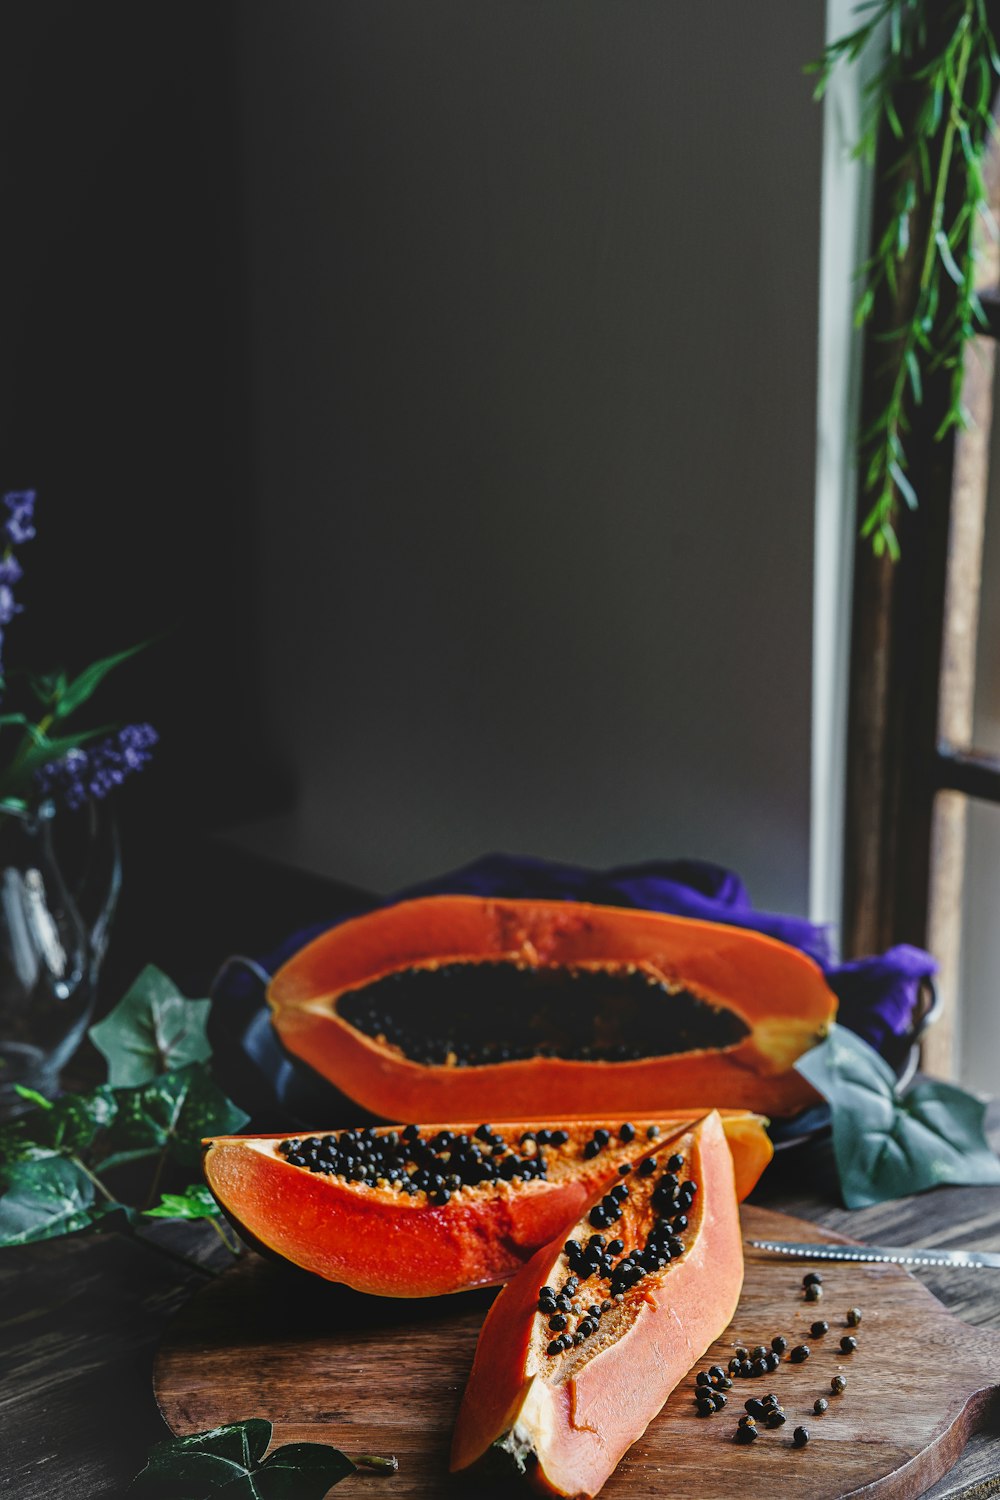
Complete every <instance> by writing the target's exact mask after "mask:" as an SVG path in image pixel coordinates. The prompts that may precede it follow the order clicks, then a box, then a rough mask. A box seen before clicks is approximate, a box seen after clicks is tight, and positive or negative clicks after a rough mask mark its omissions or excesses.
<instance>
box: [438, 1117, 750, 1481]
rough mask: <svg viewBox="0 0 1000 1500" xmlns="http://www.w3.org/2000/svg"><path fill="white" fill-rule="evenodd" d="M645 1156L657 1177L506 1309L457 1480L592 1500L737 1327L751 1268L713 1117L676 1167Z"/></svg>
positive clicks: (644, 1176) (561, 1252)
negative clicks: (696, 1367) (506, 1482)
mask: <svg viewBox="0 0 1000 1500" xmlns="http://www.w3.org/2000/svg"><path fill="white" fill-rule="evenodd" d="M645 1156H646V1159H648V1160H650V1161H654V1166H653V1167H652V1168H646V1167H644V1166H643V1162H642V1160H639V1161H637V1162H636V1163H635V1164H634V1169H633V1171H632V1172H631V1173H630V1174H629V1175H628V1176H627V1177H626V1178H625V1179H624V1180H623V1185H624V1186H625V1188H626V1189H627V1193H625V1194H623V1193H621V1192H620V1191H619V1192H618V1193H617V1194H615V1193H613V1192H612V1193H610V1194H605V1195H603V1196H602V1197H601V1198H599V1199H598V1200H597V1201H596V1202H595V1203H594V1204H593V1205H592V1207H591V1208H590V1209H589V1210H588V1212H586V1213H585V1214H583V1215H582V1216H581V1218H580V1220H579V1221H578V1222H577V1224H576V1225H575V1226H574V1227H573V1228H570V1229H568V1230H566V1231H565V1242H564V1236H563V1235H560V1237H559V1238H558V1239H557V1240H555V1241H554V1242H553V1243H552V1244H550V1245H547V1246H545V1247H544V1248H543V1249H541V1250H539V1251H538V1253H537V1254H536V1255H535V1256H534V1257H533V1258H532V1260H531V1261H529V1262H528V1264H527V1265H526V1266H525V1267H524V1268H523V1269H522V1270H521V1271H520V1272H518V1274H517V1276H516V1277H514V1279H513V1280H512V1281H510V1282H509V1283H508V1284H507V1285H506V1286H505V1287H504V1288H503V1290H502V1291H501V1292H500V1293H499V1295H498V1296H497V1298H496V1300H495V1302H494V1303H493V1305H492V1307H491V1308H490V1311H489V1313H488V1315H487V1318H486V1322H485V1323H484V1325H483V1329H482V1332H481V1334H480V1337H479V1343H478V1346H477V1349H476V1355H475V1361H474V1364H473V1368H472V1373H471V1375H470V1377H469V1382H468V1386H467V1388H466V1391H465V1396H464V1398H463V1401H462V1405H461V1409H460V1411H459V1416H458V1421H457V1424H456V1427H455V1433H454V1440H453V1445H452V1463H451V1466H452V1469H453V1471H457V1470H465V1469H468V1468H470V1467H471V1466H474V1465H480V1466H482V1467H483V1468H484V1469H485V1468H487V1467H492V1468H494V1470H495V1469H496V1467H497V1465H498V1464H501V1465H506V1466H507V1467H509V1469H510V1471H511V1472H514V1471H518V1472H520V1473H521V1474H523V1475H524V1476H525V1477H526V1478H527V1479H528V1480H529V1482H530V1483H531V1484H532V1485H533V1486H534V1488H535V1489H537V1490H538V1491H540V1492H541V1493H543V1494H551V1495H562V1496H574V1497H591V1496H593V1495H596V1494H597V1492H598V1491H599V1490H600V1488H601V1486H602V1485H603V1484H604V1483H605V1481H606V1480H607V1479H608V1477H609V1476H610V1475H611V1474H612V1473H613V1471H614V1469H615V1467H616V1465H617V1464H618V1463H619V1461H620V1460H621V1458H622V1456H623V1455H624V1454H625V1452H626V1451H627V1450H628V1448H629V1447H630V1446H631V1445H632V1443H634V1442H635V1441H636V1440H637V1439H638V1438H639V1437H641V1435H642V1433H643V1432H644V1431H645V1430H646V1427H647V1426H648V1424H649V1423H650V1421H651V1420H652V1419H653V1418H654V1417H655V1416H656V1414H657V1413H658V1412H659V1411H660V1409H661V1407H662V1406H663V1404H664V1402H665V1401H666V1399H667V1397H668V1396H669V1394H670V1392H671V1391H672V1390H673V1389H674V1387H675V1386H676V1385H677V1383H678V1382H679V1381H680V1380H681V1379H682V1378H683V1377H684V1375H685V1374H686V1373H687V1372H688V1371H689V1370H690V1368H691V1366H692V1365H693V1364H694V1363H695V1362H696V1361H697V1360H698V1359H699V1358H700V1357H701V1356H702V1355H703V1354H704V1353H705V1351H706V1350H707V1349H708V1348H709V1346H710V1345H711V1344H712V1343H713V1342H714V1340H715V1339H717V1338H718V1337H719V1336H720V1334H721V1333H722V1332H723V1331H724V1329H725V1328H726V1326H727V1325H728V1323H729V1322H730V1320H731V1318H732V1317H733V1314H734V1313H735V1311H736V1306H737V1303H738V1301H739V1295H740V1290H741V1287H742V1283H743V1252H742V1242H741V1233H740V1221H739V1210H738V1206H737V1199H736V1192H735V1183H734V1178H733V1165H732V1158H731V1156H730V1153H729V1150H728V1148H727V1145H726V1138H725V1133H724V1130H723V1128H722V1122H721V1120H720V1119H719V1116H718V1114H717V1113H716V1112H714V1111H713V1112H712V1113H711V1114H709V1115H707V1116H705V1118H704V1119H702V1120H701V1121H699V1122H698V1123H697V1124H696V1125H695V1126H694V1128H693V1129H691V1130H689V1131H686V1132H684V1133H683V1134H681V1135H680V1136H675V1137H674V1138H673V1139H672V1140H671V1141H670V1143H669V1153H668V1155H667V1157H666V1158H664V1155H663V1153H654V1152H651V1151H647V1152H646V1153H645ZM595 1236H596V1237H597V1239H599V1240H600V1244H598V1243H597V1239H595ZM612 1246H613V1247H614V1249H612ZM594 1309H596V1310H597V1312H596V1316H595V1313H594V1311H593V1310H594Z"/></svg>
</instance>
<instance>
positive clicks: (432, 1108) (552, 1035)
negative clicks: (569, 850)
mask: <svg viewBox="0 0 1000 1500" xmlns="http://www.w3.org/2000/svg"><path fill="white" fill-rule="evenodd" d="M268 1000H269V1002H270V1005H271V1010H272V1021H273V1024H274V1026H275V1028H276V1030H277V1032H278V1035H279V1036H280V1038H281V1040H282V1042H283V1043H284V1045H285V1046H286V1047H287V1048H288V1050H289V1051H290V1052H292V1053H294V1054H295V1055H296V1056H297V1057H300V1058H302V1059H303V1060H304V1061H305V1062H307V1063H308V1064H309V1065H310V1066H311V1067H313V1068H315V1070H316V1071H317V1072H318V1073H321V1074H322V1075H323V1076H324V1077H325V1078H328V1079H329V1080H330V1081H331V1082H332V1083H334V1084H336V1086H337V1087H338V1088H339V1089H340V1090H341V1091H342V1092H343V1093H345V1094H347V1095H348V1096H349V1097H350V1098H351V1099H353V1100H355V1101H356V1102H357V1103H358V1104H360V1105H363V1106H364V1107H365V1108H366V1109H369V1110H371V1111H372V1112H373V1113H374V1114H376V1115H380V1116H382V1117H383V1118H385V1119H393V1120H400V1119H431V1118H433V1119H439V1120H468V1119H472V1118H475V1117H476V1116H481V1115H483V1114H485V1115H487V1116H488V1117H489V1118H491V1119H494V1120H511V1119H525V1118H530V1117H531V1116H532V1115H534V1116H536V1117H541V1116H550V1115H570V1116H579V1115H581V1114H591V1113H594V1112H601V1113H603V1112H605V1111H610V1112H613V1113H615V1114H618V1113H621V1114H629V1113H632V1114H637V1113H640V1112H644V1113H647V1114H654V1113H657V1112H659V1111H662V1110H665V1109H666V1110H671V1109H695V1110H697V1109H699V1108H701V1107H703V1106H704V1105H706V1104H713V1105H720V1106H727V1107H730V1108H735V1109H751V1110H759V1111H760V1112H761V1113H763V1114H768V1115H792V1114H795V1113H797V1112H798V1111H799V1110H800V1109H802V1108H804V1107H806V1106H807V1105H810V1104H814V1103H816V1102H817V1097H818V1096H817V1095H816V1094H815V1093H814V1092H813V1090H812V1088H811V1087H810V1086H809V1084H808V1083H806V1081H805V1079H804V1078H802V1077H801V1076H800V1075H799V1074H798V1073H796V1071H795V1069H794V1067H793V1064H794V1062H795V1060H796V1058H798V1057H799V1056H800V1055H801V1054H802V1053H803V1052H805V1051H807V1050H808V1049H809V1048H810V1047H813V1046H815V1045H816V1044H817V1043H818V1042H819V1041H821V1040H822V1039H823V1037H824V1036H825V1035H826V1033H827V1030H828V1029H829V1026H830V1023H831V1021H832V1020H833V1017H834V1013H835V1010H836V998H835V996H834V994H833V992H832V991H831V990H830V989H829V987H828V986H827V984H826V982H825V980H824V978H823V974H822V972H821V970H820V968H819V966H818V965H817V964H816V963H815V962H814V961H813V960H812V959H811V958H808V957H807V956H806V955H805V954H803V953H800V952H799V951H798V949H796V948H791V947H788V946H787V945H786V944H784V943H780V942H778V941H777V940H776V939H774V938H769V937H763V936H762V935H761V934H759V933H756V932H749V931H746V930H745V929H743V928H737V927H727V926H724V925H721V924H719V923H714V922H702V921H695V920H693V919H688V918H683V917H668V916H664V915H662V914H660V913H658V912H647V911H634V910H629V909H625V908H621V907H610V906H593V905H588V904H585V903H583V902H567V901H513V900H499V899H490V900H484V899H481V898H478V897H473V896H429V897H425V898H421V899H419V900H414V901H404V902H400V903H398V904H396V905H394V906H387V907H383V908H381V909H380V910H378V911H374V912H371V913H369V914H367V915H365V916H362V917H357V918H355V919H354V920H352V921H348V922H344V923H342V924H341V925H340V926H338V927H334V928H332V929H331V930H330V931H329V932H326V933H324V934H323V935H321V936H320V937H318V938H316V939H315V940H314V941H313V942H311V943H310V944H308V946H306V947H305V948H303V949H302V950H301V951H300V952H299V953H297V954H296V955H295V956H294V957H293V958H292V959H290V960H289V962H288V963H286V964H285V965H284V966H283V967H282V968H281V969H280V970H279V971H278V973H277V974H276V975H275V976H274V978H273V980H272V981H271V984H270V986H269V989H268Z"/></svg>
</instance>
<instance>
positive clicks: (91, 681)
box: [53, 641, 148, 719]
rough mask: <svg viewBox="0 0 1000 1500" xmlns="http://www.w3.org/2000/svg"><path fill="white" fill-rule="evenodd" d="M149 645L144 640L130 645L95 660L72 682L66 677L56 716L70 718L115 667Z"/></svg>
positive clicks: (58, 696) (58, 695) (57, 702)
mask: <svg viewBox="0 0 1000 1500" xmlns="http://www.w3.org/2000/svg"><path fill="white" fill-rule="evenodd" d="M147 645H148V642H147V641H143V642H142V643H141V644H140V645H138V646H129V648H128V650H126V651H118V652H116V653H115V655H114V656H105V657H104V658H103V659H102V660H101V661H95V662H93V663H92V664H91V665H90V666H89V667H85V668H84V670H83V671H82V672H81V673H80V675H79V677H74V679H73V681H72V682H70V683H67V682H65V679H64V681H63V683H62V686H61V689H60V691H58V692H57V694H56V697H55V705H54V708H53V714H54V716H55V718H57V719H68V718H69V716H70V714H71V713H73V712H74V711H75V710H76V709H78V708H79V707H80V706H81V704H83V703H86V701H87V699H88V698H89V697H90V696H91V694H92V693H93V692H94V691H95V690H96V689H97V688H98V687H100V685H101V683H102V682H103V681H104V679H105V677H107V675H108V673H109V672H113V671H114V669H115V667H117V666H120V665H121V663H122V662H123V661H128V659H129V657H130V656H135V655H136V653H137V652H139V651H144V650H145V649H146V646H147Z"/></svg>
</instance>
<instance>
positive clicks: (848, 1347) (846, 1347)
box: [840, 1333, 858, 1354]
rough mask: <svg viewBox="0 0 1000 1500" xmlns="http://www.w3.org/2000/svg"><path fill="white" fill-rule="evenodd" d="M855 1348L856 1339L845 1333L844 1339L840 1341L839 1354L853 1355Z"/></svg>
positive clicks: (856, 1344)
mask: <svg viewBox="0 0 1000 1500" xmlns="http://www.w3.org/2000/svg"><path fill="white" fill-rule="evenodd" d="M857 1347H858V1341H857V1339H855V1338H852V1337H851V1335H850V1334H849V1333H845V1334H844V1337H843V1338H842V1339H841V1341H840V1348H841V1352H842V1353H844V1354H853V1353H854V1351H855V1349H856V1348H857Z"/></svg>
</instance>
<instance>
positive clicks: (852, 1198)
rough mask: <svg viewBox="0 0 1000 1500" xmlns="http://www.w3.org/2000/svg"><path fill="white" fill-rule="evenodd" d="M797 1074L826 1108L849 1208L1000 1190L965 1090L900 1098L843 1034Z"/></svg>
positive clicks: (931, 1089) (917, 1091)
mask: <svg viewBox="0 0 1000 1500" xmlns="http://www.w3.org/2000/svg"><path fill="white" fill-rule="evenodd" d="M796 1067H797V1069H798V1071H799V1072H800V1073H801V1074H802V1075H803V1077H805V1078H807V1079H808V1081H809V1082H810V1083H811V1084H812V1086H813V1088H815V1089H817V1090H818V1091H819V1093H821V1094H822V1095H823V1097H824V1099H826V1101H827V1103H828V1104H829V1105H830V1111H831V1115H832V1118H833V1149H834V1154H835V1156H836V1159H837V1171H838V1174H839V1176H840V1186H841V1191H842V1192H843V1195H844V1202H845V1203H846V1204H847V1207H848V1208H866V1207H868V1206H869V1205H870V1204H872V1203H882V1202H884V1201H885V1200H886V1199H888V1198H901V1197H904V1196H905V1195H907V1194H910V1193H919V1192H922V1191H923V1190H924V1189H925V1188H930V1187H935V1186H937V1185H939V1184H941V1183H952V1184H959V1183H963V1184H976V1185H977V1184H991V1185H995V1184H998V1183H1000V1161H998V1159H997V1157H996V1156H994V1154H993V1152H992V1151H991V1150H990V1148H989V1146H988V1145H987V1144H986V1138H985V1136H984V1134H983V1117H984V1114H985V1109H986V1107H985V1105H983V1104H981V1103H980V1102H979V1100H978V1099H974V1098H973V1097H972V1095H971V1094H967V1093H965V1091H964V1090H963V1089H959V1088H956V1087H955V1086H954V1085H953V1084H949V1083H937V1082H935V1081H933V1080H926V1081H923V1082H920V1083H918V1084H916V1085H914V1087H913V1088H912V1089H910V1090H909V1092H908V1093H907V1094H905V1095H902V1096H900V1094H899V1093H898V1091H897V1087H896V1077H895V1074H894V1073H893V1071H892V1069H891V1068H890V1067H889V1065H888V1063H886V1062H885V1061H884V1060H883V1059H882V1058H881V1057H880V1056H879V1055H878V1053H877V1052H876V1051H874V1049H873V1048H871V1047H869V1046H868V1044H867V1042H863V1041H862V1040H861V1038H860V1037H858V1036H855V1035H854V1033H853V1032H851V1031H847V1030H846V1029H845V1028H844V1027H842V1026H834V1027H833V1028H832V1030H831V1032H830V1035H829V1037H828V1038H827V1040H826V1041H825V1042H824V1043H823V1044H822V1046H820V1047H815V1048H814V1049H813V1050H812V1051H811V1052H807V1053H806V1055H805V1056H804V1057H801V1058H800V1059H799V1061H798V1062H797V1063H796Z"/></svg>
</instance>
